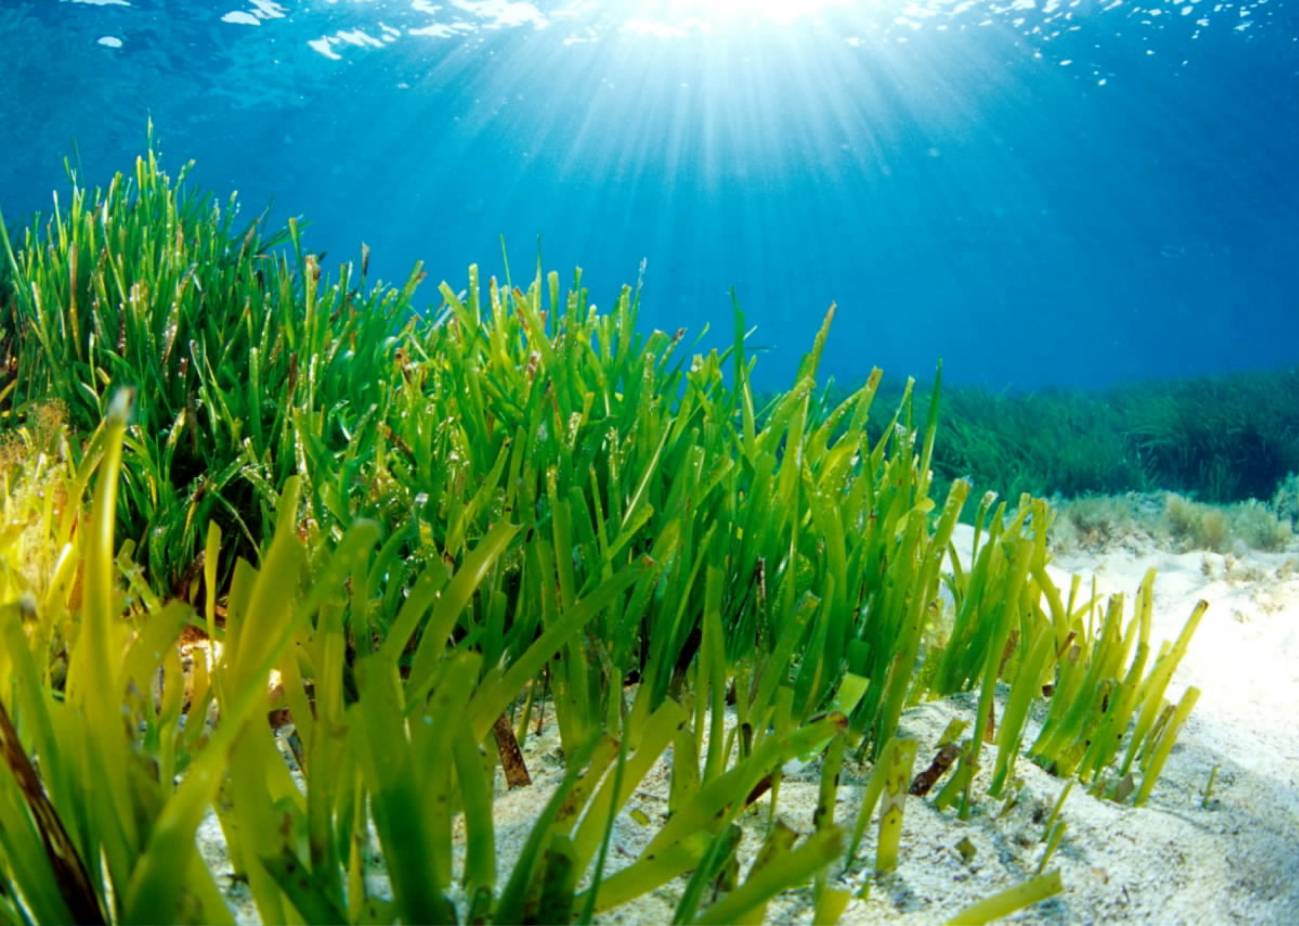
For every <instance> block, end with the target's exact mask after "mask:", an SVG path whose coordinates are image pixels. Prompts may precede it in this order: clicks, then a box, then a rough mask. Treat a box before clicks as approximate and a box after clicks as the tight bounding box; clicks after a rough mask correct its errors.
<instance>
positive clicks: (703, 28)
mask: <svg viewBox="0 0 1299 926" xmlns="http://www.w3.org/2000/svg"><path fill="white" fill-rule="evenodd" d="M627 7H628V11H629V15H628V17H627V21H626V28H627V30H628V31H631V32H635V33H639V34H642V35H650V36H654V37H657V38H677V37H682V36H686V35H689V34H691V33H697V32H712V31H714V30H717V29H724V28H729V27H734V26H737V25H754V24H762V23H766V24H774V25H788V24H790V23H793V22H796V21H798V20H800V19H808V18H812V17H815V16H817V15H819V14H822V13H826V12H829V11H832V10H843V9H848V8H850V7H851V4H850V3H848V2H847V0H641V2H638V3H629V4H628V5H627Z"/></svg>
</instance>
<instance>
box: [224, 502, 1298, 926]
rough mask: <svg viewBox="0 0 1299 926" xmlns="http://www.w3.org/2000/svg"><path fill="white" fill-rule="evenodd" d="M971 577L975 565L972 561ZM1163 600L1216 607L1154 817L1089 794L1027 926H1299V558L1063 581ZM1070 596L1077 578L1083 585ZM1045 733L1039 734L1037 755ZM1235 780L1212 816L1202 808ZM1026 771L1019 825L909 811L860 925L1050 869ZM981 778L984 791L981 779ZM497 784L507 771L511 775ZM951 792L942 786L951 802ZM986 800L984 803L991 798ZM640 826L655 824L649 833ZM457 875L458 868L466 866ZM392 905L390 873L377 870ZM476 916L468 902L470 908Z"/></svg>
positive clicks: (785, 901) (844, 879)
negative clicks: (1208, 793)
mask: <svg viewBox="0 0 1299 926" xmlns="http://www.w3.org/2000/svg"><path fill="white" fill-rule="evenodd" d="M970 540H971V532H970V530H969V529H968V528H963V527H962V528H958V536H957V538H956V542H957V546H958V549H959V548H962V547H964V549H965V552H968V547H969V544H970ZM962 559H963V561H965V556H964V554H963V556H962ZM1151 567H1153V568H1155V569H1156V570H1157V571H1158V579H1157V580H1156V584H1155V608H1154V626H1153V636H1154V640H1155V641H1156V642H1159V641H1163V640H1168V639H1172V638H1173V637H1175V636H1176V634H1177V633H1178V631H1179V630H1180V629H1181V627H1182V624H1183V623H1184V622H1185V620H1186V618H1187V616H1188V615H1189V614H1190V613H1191V610H1192V608H1193V607H1194V605H1195V603H1196V601H1198V600H1199V599H1201V598H1203V599H1205V600H1207V601H1208V602H1209V603H1210V607H1209V610H1208V613H1207V614H1206V615H1205V617H1204V619H1203V621H1202V622H1201V624H1200V627H1199V630H1198V631H1197V633H1196V636H1195V638H1194V639H1193V641H1192V643H1191V647H1190V651H1189V652H1188V654H1187V656H1186V658H1185V659H1184V660H1183V662H1182V664H1181V665H1180V666H1179V668H1178V671H1177V673H1176V674H1175V675H1174V678H1173V682H1172V685H1171V686H1170V688H1169V691H1168V697H1169V699H1170V700H1174V701H1175V700H1176V699H1177V698H1179V697H1180V696H1181V693H1182V691H1183V690H1184V689H1185V687H1186V686H1187V685H1192V684H1193V685H1197V686H1199V687H1200V688H1201V690H1202V695H1201V697H1200V700H1199V703H1198V704H1197V705H1196V707H1195V710H1194V711H1193V712H1192V714H1191V717H1190V719H1189V721H1188V723H1187V725H1186V726H1185V727H1184V729H1183V731H1182V733H1181V736H1180V738H1179V740H1178V744H1177V746H1176V747H1175V748H1174V750H1173V752H1172V754H1171V756H1170V757H1169V759H1168V763H1167V765H1166V766H1165V768H1164V771H1163V774H1162V776H1161V778H1160V780H1159V783H1158V784H1157V786H1156V787H1155V789H1154V792H1153V794H1152V795H1151V798H1150V800H1149V802H1148V803H1147V804H1146V806H1144V807H1141V808H1133V807H1127V806H1119V805H1116V804H1113V803H1110V802H1107V801H1103V800H1099V799H1096V798H1093V797H1092V796H1091V795H1089V794H1087V793H1086V792H1085V791H1084V790H1083V789H1082V787H1081V786H1078V785H1075V787H1074V789H1073V792H1072V793H1071V794H1070V795H1069V797H1068V799H1067V800H1066V802H1065V804H1064V808H1063V811H1062V818H1063V819H1064V820H1065V821H1066V822H1067V824H1068V830H1067V833H1066V835H1065V837H1064V840H1063V841H1062V843H1061V844H1060V847H1059V849H1058V850H1057V852H1056V853H1055V855H1054V856H1053V858H1052V860H1051V863H1050V866H1049V867H1050V868H1058V869H1060V871H1061V874H1062V876H1063V880H1064V885H1065V891H1064V893H1063V894H1061V895H1059V896H1057V897H1056V898H1053V899H1051V900H1049V901H1046V902H1044V903H1042V904H1039V905H1037V906H1036V907H1033V908H1030V909H1028V910H1026V911H1023V912H1021V913H1019V914H1017V915H1016V916H1015V917H1012V918H1011V920H1009V921H1011V922H1019V923H1113V922H1124V923H1158V924H1172V923H1230V922H1241V923H1251V924H1256V923H1292V922H1295V920H1296V916H1299V721H1297V720H1296V719H1295V710H1296V707H1297V706H1299V555H1296V554H1293V553H1292V554H1267V553H1258V552H1253V553H1249V554H1245V555H1242V556H1239V557H1224V556H1222V555H1219V554H1213V553H1199V552H1196V553H1170V552H1166V551H1161V550H1157V549H1153V548H1149V547H1146V548H1140V547H1136V548H1134V547H1133V545H1131V544H1127V545H1126V548H1125V549H1117V548H1115V549H1113V550H1112V551H1110V552H1104V553H1071V554H1060V555H1057V557H1056V560H1055V564H1054V568H1055V571H1056V578H1057V579H1059V578H1060V577H1061V576H1067V575H1068V574H1070V573H1077V574H1080V575H1083V576H1084V577H1087V576H1091V575H1095V576H1096V578H1097V589H1098V591H1100V592H1101V593H1103V594H1109V593H1113V592H1123V593H1125V594H1126V595H1129V596H1131V595H1132V594H1133V593H1134V592H1135V591H1136V589H1137V586H1138V585H1139V583H1140V582H1141V579H1142V576H1143V575H1144V574H1145V572H1146V570H1147V569H1149V568H1151ZM1066 586H1067V581H1066ZM974 704H975V699H974V696H962V697H956V698H951V699H947V700H945V701H942V702H930V703H926V704H923V705H920V706H919V707H916V708H914V709H912V710H910V711H908V712H907V713H906V714H904V716H903V719H902V724H901V726H902V732H903V733H905V734H907V735H909V736H912V737H915V738H917V739H918V740H919V741H920V754H919V758H918V759H917V769H920V768H923V767H924V766H925V765H927V764H928V761H929V760H930V759H931V758H932V756H933V754H934V752H935V750H936V743H937V740H938V738H939V736H940V734H941V733H942V732H943V729H944V728H945V727H946V725H947V723H948V721H949V720H950V719H952V718H953V717H957V716H961V717H964V718H966V719H972V714H973V709H974ZM1035 735H1036V724H1035V723H1034V722H1033V721H1032V720H1030V723H1029V729H1028V730H1027V732H1026V736H1025V741H1026V742H1031V739H1032V737H1033V736H1035ZM525 755H526V758H527V762H528V767H529V770H530V771H531V773H532V777H533V782H534V783H533V785H532V787H530V788H522V789H519V790H516V791H512V792H506V791H505V788H504V784H503V782H501V781H499V780H498V792H499V794H498V799H497V803H496V819H497V856H498V858H499V859H500V865H501V867H500V871H501V873H502V875H503V876H504V875H505V874H507V873H508V871H509V867H510V866H511V865H512V864H513V862H514V859H515V858H517V856H518V854H519V852H520V850H521V849H522V846H523V842H524V840H525V839H526V838H527V835H528V832H529V830H530V828H531V826H532V823H533V820H534V818H535V814H536V813H537V811H538V809H539V808H540V807H541V806H543V805H544V803H545V800H546V798H547V797H548V796H549V793H550V791H551V789H552V788H553V787H554V786H555V785H556V784H557V783H558V781H559V779H560V778H561V777H562V774H563V763H562V757H561V755H560V752H559V738H558V734H557V732H556V730H555V729H554V727H553V725H549V726H547V727H546V728H545V729H543V731H542V733H541V735H539V736H535V737H532V738H530V739H529V740H528V742H527V744H526V749H525ZM1215 766H1217V767H1218V774H1217V779H1216V783H1215V785H1214V788H1213V792H1212V798H1211V800H1210V801H1209V802H1208V804H1207V806H1206V805H1205V802H1204V800H1203V792H1204V788H1205V785H1206V783H1207V782H1208V779H1209V775H1210V772H1211V770H1212V769H1213V768H1214V767H1215ZM1016 773H1017V774H1018V775H1019V777H1020V778H1022V779H1023V781H1024V785H1025V787H1024V791H1023V797H1022V798H1021V800H1020V802H1019V803H1018V804H1017V805H1016V806H1014V807H1013V808H1012V809H1011V810H1010V811H1009V812H1008V813H1006V814H1005V815H1004V816H1000V817H998V816H997V815H998V814H999V813H1000V811H1001V809H1002V807H1001V802H1000V801H992V800H985V801H984V802H983V804H982V805H981V806H979V807H978V808H977V810H976V812H975V814H974V816H973V817H972V818H971V819H970V820H969V821H966V822H961V821H960V820H958V819H956V817H955V815H954V814H953V813H938V812H937V811H935V810H933V808H932V807H931V806H930V804H929V802H928V800H927V799H915V798H912V799H910V800H908V802H907V805H906V812H905V819H904V822H903V830H902V846H901V856H900V863H899V866H898V870H897V872H896V874H894V875H892V876H890V877H888V878H886V879H884V880H882V881H880V882H878V883H876V884H874V885H873V886H872V887H871V890H870V893H869V897H868V898H867V899H865V900H862V899H854V900H853V901H852V902H851V904H850V905H849V907H848V909H847V911H846V912H845V914H844V916H843V919H842V920H841V922H843V923H868V922H869V923H874V922H888V923H914V924H922V923H935V922H943V921H945V920H946V919H948V918H949V917H951V916H952V915H953V914H955V913H956V912H957V911H959V910H961V909H962V908H964V907H965V906H967V905H969V904H971V903H974V902H976V901H978V900H981V899H983V898H985V897H987V896H989V895H991V894H994V893H996V892H998V891H1000V890H1002V889H1004V888H1006V887H1009V886H1011V885H1013V884H1015V883H1018V882H1020V881H1022V880H1024V879H1026V878H1028V877H1030V876H1032V875H1033V874H1034V873H1035V872H1036V868H1037V864H1038V861H1039V860H1040V858H1041V856H1042V852H1043V848H1044V842H1043V822H1042V821H1043V819H1044V817H1045V816H1046V815H1047V814H1049V813H1050V810H1051V808H1052V806H1053V805H1054V804H1055V802H1056V800H1057V798H1058V797H1059V795H1060V793H1061V789H1062V788H1063V786H1064V782H1063V781H1061V780H1059V779H1056V778H1053V777H1051V776H1050V775H1048V774H1047V773H1046V772H1044V771H1042V770H1041V769H1039V768H1038V767H1037V766H1035V765H1033V764H1032V763H1031V762H1029V761H1027V760H1025V759H1023V758H1021V759H1020V761H1019V762H1018V764H1017V765H1016ZM983 774H987V772H984V773H983ZM865 777H866V773H865V770H864V769H862V768H860V767H855V766H854V765H853V764H852V763H851V762H848V763H847V764H846V765H845V769H844V774H843V784H842V785H841V787H840V789H839V801H838V805H837V807H836V812H835V819H836V821H837V822H840V823H843V822H844V821H848V822H849V824H851V821H853V820H854V819H855V817H856V811H857V806H858V802H859V801H860V799H861V794H862V791H863V790H864V784H865ZM498 779H499V774H498ZM668 781H669V775H668V766H667V763H666V762H661V763H660V764H659V765H658V766H656V767H655V768H654V769H653V770H652V771H651V772H650V774H649V775H648V776H647V778H646V780H645V781H644V782H643V783H642V786H641V787H640V788H639V789H638V790H637V791H636V793H635V794H634V795H633V797H632V799H631V800H630V801H629V803H628V806H627V808H626V810H625V811H624V813H623V814H622V815H621V816H620V818H619V820H618V822H617V825H616V827H615V832H614V838H613V843H612V845H611V847H610V856H609V862H608V866H609V870H610V871H612V870H616V869H618V868H621V867H623V866H625V865H627V864H630V863H631V861H633V860H634V859H635V857H636V856H637V855H638V854H639V853H640V852H641V850H643V849H644V847H645V846H646V845H647V844H648V842H649V839H650V838H651V836H652V835H653V832H654V831H655V830H656V829H657V824H658V822H659V821H661V819H662V818H663V815H664V814H665V813H666V809H667V793H668ZM818 782H819V768H818V767H817V765H816V764H815V763H811V764H798V763H791V764H790V765H789V766H787V767H786V774H785V778H784V781H783V783H782V785H781V789H780V796H779V807H780V813H779V816H780V817H781V818H782V819H783V820H784V821H785V822H786V823H788V824H789V825H790V826H792V827H794V828H795V829H796V830H798V831H799V832H801V833H809V832H811V830H812V812H813V809H814V808H815V806H816V800H817V790H818ZM936 791H937V789H935V793H936ZM975 791H976V793H981V788H980V787H979V786H978V785H976V789H975ZM632 811H641V812H643V813H644V814H646V815H647V816H648V817H649V818H650V820H651V821H652V823H651V825H649V826H645V825H641V824H639V823H637V822H636V821H635V820H634V819H633V818H632V816H631V812H632ZM768 812H769V808H768V805H767V801H766V799H765V798H764V799H763V800H762V801H760V802H759V803H758V804H757V805H756V806H755V807H754V808H752V809H750V810H749V811H748V812H746V813H745V815H744V816H743V817H742V818H741V820H740V823H741V825H742V826H743V827H744V829H745V831H746V834H745V839H744V840H743V842H742V844H741V863H742V865H744V866H747V864H748V863H749V862H750V861H751V860H752V858H753V855H754V854H755V853H756V851H757V848H758V846H759V844H760V842H761V838H762V831H763V829H764V827H765V824H766V821H767V815H768ZM874 830H875V825H874V824H872V826H871V827H870V829H868V831H867V839H866V842H865V844H864V846H863V850H862V855H861V856H860V857H859V859H858V864H857V865H856V866H855V867H854V870H853V871H852V872H850V873H848V874H847V875H846V876H843V875H841V873H840V872H839V871H838V870H837V869H835V870H834V875H835V876H836V877H835V878H833V879H832V880H834V881H835V882H836V884H837V886H839V887H844V888H852V889H854V891H857V890H860V888H861V886H862V885H863V884H864V883H865V881H866V880H868V879H869V878H870V874H869V872H870V867H871V863H873V858H874ZM200 835H201V837H202V838H203V840H204V847H205V854H206V855H207V857H208V859H209V861H210V863H211V864H212V865H213V867H214V869H215V870H217V871H218V872H219V873H221V874H223V875H226V876H228V875H229V874H230V867H229V862H228V860H227V859H226V858H225V854H224V845H223V840H222V839H221V836H220V829H219V827H218V826H217V825H216V821H215V818H213V817H211V816H210V817H209V819H208V820H207V821H206V822H205V824H204V828H203V831H202V833H201V834H200ZM963 838H968V839H969V840H970V842H971V843H972V844H973V845H974V846H975V848H976V850H977V851H976V853H975V855H974V856H973V858H972V859H971V860H970V861H968V862H966V861H964V860H962V857H961V855H960V853H959V852H958V851H957V850H956V844H957V843H958V842H960V841H961V840H962V839H963ZM458 861H459V860H457V862H458ZM375 866H376V868H375V871H374V879H372V881H371V885H372V887H373V888H374V889H375V890H376V892H382V890H383V888H382V886H381V884H380V883H379V882H380V881H381V879H382V874H381V872H380V871H379V870H378V859H377V857H376V858H375ZM222 883H223V885H225V886H227V887H228V890H227V898H228V900H229V901H230V903H231V905H232V907H233V908H234V909H235V912H236V915H237V917H238V919H239V921H240V922H241V923H254V922H257V921H258V918H257V914H256V910H255V909H254V908H253V907H252V906H251V902H250V898H249V895H248V893H247V890H246V888H244V887H243V886H242V885H239V884H234V883H232V882H231V880H230V878H229V877H224V878H222ZM679 888H680V884H676V885H669V886H668V887H665V888H663V889H660V890H658V891H656V892H653V893H652V894H650V895H647V896H645V897H643V898H641V899H640V900H638V901H636V902H634V903H632V904H629V905H627V906H625V907H623V908H620V909H618V910H615V911H612V912H611V913H609V914H606V915H605V916H603V917H601V918H600V920H601V921H602V922H609V923H623V924H635V926H642V924H643V926H648V924H657V923H665V922H668V921H670V919H671V916H672V910H673V906H674V905H675V902H676V899H677V891H678V890H679ZM454 899H456V900H457V901H460V900H461V899H460V898H454ZM811 919H812V896H811V890H810V888H809V889H803V890H800V891H795V892H792V893H790V894H789V895H786V896H784V897H781V898H778V899H776V900H775V901H773V902H772V903H771V905H770V907H769V908H768V911H767V921H768V922H771V923H809V922H811Z"/></svg>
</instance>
